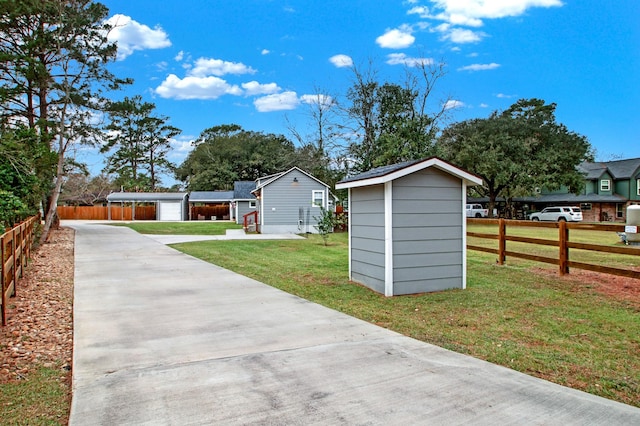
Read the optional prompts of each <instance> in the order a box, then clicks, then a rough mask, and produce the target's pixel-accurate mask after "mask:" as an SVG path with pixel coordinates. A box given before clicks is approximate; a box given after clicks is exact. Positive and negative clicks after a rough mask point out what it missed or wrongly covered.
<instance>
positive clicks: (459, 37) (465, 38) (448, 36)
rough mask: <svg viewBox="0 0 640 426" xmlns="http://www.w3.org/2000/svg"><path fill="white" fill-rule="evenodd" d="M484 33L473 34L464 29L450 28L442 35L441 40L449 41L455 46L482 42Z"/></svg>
mask: <svg viewBox="0 0 640 426" xmlns="http://www.w3.org/2000/svg"><path fill="white" fill-rule="evenodd" d="M484 35H485V34H484V33H481V32H474V31H471V30H467V29H464V28H451V29H448V30H447V31H446V32H444V33H443V34H442V37H441V39H442V40H449V41H451V42H452V43H456V44H465V43H476V42H478V41H480V40H482V37H484Z"/></svg>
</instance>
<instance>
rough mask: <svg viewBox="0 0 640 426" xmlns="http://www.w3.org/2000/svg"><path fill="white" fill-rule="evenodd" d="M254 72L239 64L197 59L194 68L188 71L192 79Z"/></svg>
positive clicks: (219, 60)
mask: <svg viewBox="0 0 640 426" xmlns="http://www.w3.org/2000/svg"><path fill="white" fill-rule="evenodd" d="M255 73H256V70H254V69H253V68H251V67H248V66H246V65H245V64H243V63H241V62H229V61H223V60H221V59H210V58H198V59H197V60H196V63H195V66H194V67H193V68H192V69H191V70H190V71H189V75H190V76H193V77H205V76H209V75H215V76H218V77H221V76H223V75H226V74H234V75H240V74H255Z"/></svg>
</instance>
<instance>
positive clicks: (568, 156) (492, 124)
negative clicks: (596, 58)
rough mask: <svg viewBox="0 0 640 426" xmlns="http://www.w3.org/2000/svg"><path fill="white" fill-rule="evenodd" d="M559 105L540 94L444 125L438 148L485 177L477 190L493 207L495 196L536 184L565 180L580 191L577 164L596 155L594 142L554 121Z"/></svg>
mask: <svg viewBox="0 0 640 426" xmlns="http://www.w3.org/2000/svg"><path fill="white" fill-rule="evenodd" d="M555 108H556V105H555V104H553V103H552V104H545V102H544V101H543V100H540V99H529V100H525V99H522V100H519V101H518V102H516V103H515V104H513V105H512V106H511V107H510V108H509V109H507V110H506V111H504V112H502V113H499V112H497V111H496V112H493V113H492V114H491V115H490V116H489V118H486V119H472V120H467V121H463V122H460V123H456V124H454V125H452V126H450V127H449V128H447V129H445V130H444V131H443V133H442V136H441V137H440V138H439V140H438V142H437V153H438V155H439V156H441V157H442V158H444V159H445V160H448V161H451V162H452V163H454V164H456V165H457V166H459V167H462V168H464V169H466V170H468V171H470V172H473V173H475V174H477V175H479V176H480V177H482V179H483V181H484V183H483V186H482V187H476V188H475V190H476V191H477V192H478V193H479V195H480V196H482V197H488V198H489V200H490V206H489V212H493V208H494V204H495V200H496V198H497V197H505V198H506V199H507V200H508V201H509V200H510V199H511V198H512V197H514V196H523V195H530V194H533V193H534V192H535V189H536V188H542V187H545V188H547V189H550V190H553V189H557V188H559V186H561V185H563V186H567V187H569V188H571V190H572V191H573V192H575V193H578V192H579V191H580V190H581V189H582V185H583V177H582V175H580V173H579V172H578V171H577V169H576V166H578V165H579V164H580V163H581V162H583V161H587V160H591V159H592V154H591V146H590V144H589V142H588V141H587V139H586V138H585V137H584V136H581V135H579V134H577V133H574V132H571V131H569V130H568V129H567V128H566V127H565V126H564V125H563V124H561V123H557V122H556V118H555Z"/></svg>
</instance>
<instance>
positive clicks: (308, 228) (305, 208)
mask: <svg viewBox="0 0 640 426" xmlns="http://www.w3.org/2000/svg"><path fill="white" fill-rule="evenodd" d="M252 194H253V195H255V196H256V198H257V202H258V211H259V223H260V232H262V233H263V234H281V233H294V234H300V233H317V232H318V231H317V229H316V228H315V226H314V225H317V223H318V221H317V220H316V219H315V218H316V217H320V215H321V209H320V207H323V208H325V209H327V210H331V209H332V208H333V199H332V198H330V197H331V193H330V191H329V186H328V185H327V184H326V183H324V182H321V181H320V180H318V179H316V178H315V177H314V176H312V175H310V174H309V173H307V172H305V171H304V170H302V169H299V168H298V167H293V168H291V169H289V170H287V171H285V172H282V173H276V174H274V175H270V176H265V177H262V178H259V179H257V180H256V188H255V189H254V190H253V191H252Z"/></svg>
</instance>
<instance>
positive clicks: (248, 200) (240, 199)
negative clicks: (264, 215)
mask: <svg viewBox="0 0 640 426" xmlns="http://www.w3.org/2000/svg"><path fill="white" fill-rule="evenodd" d="M254 189H256V182H254V181H252V180H242V181H237V182H234V183H233V204H232V207H233V209H232V217H233V218H234V219H235V221H236V223H238V224H242V223H243V217H244V215H245V214H247V213H251V212H254V211H256V210H257V209H258V200H257V199H256V197H255V195H253V194H252V193H251V191H253V190H254Z"/></svg>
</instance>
